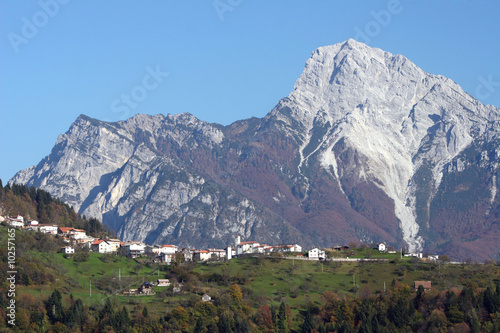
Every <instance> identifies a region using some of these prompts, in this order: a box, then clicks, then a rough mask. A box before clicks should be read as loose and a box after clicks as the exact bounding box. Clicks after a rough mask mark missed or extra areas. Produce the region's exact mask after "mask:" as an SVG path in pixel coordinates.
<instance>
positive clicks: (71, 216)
mask: <svg viewBox="0 0 500 333" xmlns="http://www.w3.org/2000/svg"><path fill="white" fill-rule="evenodd" d="M0 215H2V216H17V215H21V216H23V217H24V218H25V220H27V221H31V220H37V221H38V222H40V223H42V224H56V225H58V226H61V227H73V228H77V229H83V230H85V231H86V232H87V234H88V235H90V236H93V237H100V236H106V235H108V234H109V233H111V234H112V233H113V231H112V230H110V229H109V228H106V227H105V226H104V225H103V224H102V223H101V222H100V221H99V220H97V219H95V218H92V217H91V218H87V217H85V216H81V215H80V214H78V213H76V212H75V210H74V209H73V208H72V207H70V206H69V205H67V204H66V203H64V202H62V201H61V200H59V199H57V198H53V197H52V196H51V195H50V193H48V192H46V191H44V190H41V189H37V188H34V187H29V188H28V187H26V186H24V185H18V184H12V185H10V184H7V185H5V187H4V186H3V184H2V180H1V179H0Z"/></svg>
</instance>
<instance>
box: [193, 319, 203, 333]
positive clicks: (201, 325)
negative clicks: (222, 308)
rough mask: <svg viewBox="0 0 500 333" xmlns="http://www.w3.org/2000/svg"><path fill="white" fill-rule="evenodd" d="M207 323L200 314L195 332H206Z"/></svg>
mask: <svg viewBox="0 0 500 333" xmlns="http://www.w3.org/2000/svg"><path fill="white" fill-rule="evenodd" d="M205 331H206V330H205V323H204V322H203V317H202V316H199V317H198V320H197V321H196V326H195V327H194V331H193V332H194V333H205Z"/></svg>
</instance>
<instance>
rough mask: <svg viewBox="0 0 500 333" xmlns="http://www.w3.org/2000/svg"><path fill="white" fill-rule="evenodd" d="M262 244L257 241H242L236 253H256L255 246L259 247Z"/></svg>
mask: <svg viewBox="0 0 500 333" xmlns="http://www.w3.org/2000/svg"><path fill="white" fill-rule="evenodd" d="M259 245H260V244H259V243H257V242H252V241H250V242H240V243H239V244H238V245H237V246H236V255H241V254H249V253H250V254H251V253H254V250H253V249H254V247H258V246H259Z"/></svg>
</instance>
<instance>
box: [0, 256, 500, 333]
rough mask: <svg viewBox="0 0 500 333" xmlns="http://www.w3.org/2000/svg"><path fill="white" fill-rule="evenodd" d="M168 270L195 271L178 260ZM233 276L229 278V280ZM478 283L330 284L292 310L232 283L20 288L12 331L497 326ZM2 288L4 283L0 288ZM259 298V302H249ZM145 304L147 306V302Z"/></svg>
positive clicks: (496, 300) (490, 298)
mask: <svg viewBox="0 0 500 333" xmlns="http://www.w3.org/2000/svg"><path fill="white" fill-rule="evenodd" d="M169 274H170V275H171V276H172V275H176V276H178V277H181V276H182V277H183V278H184V279H187V280H189V279H194V278H196V275H197V274H196V273H195V272H194V271H192V270H190V268H189V267H187V268H186V267H185V265H175V266H174V267H172V268H171V270H170V272H169ZM231 282H235V281H231ZM496 282H497V284H496V286H495V285H493V284H492V285H491V286H488V287H487V288H480V287H478V285H477V284H475V283H468V284H467V285H466V286H465V287H464V288H463V289H462V290H459V289H457V288H451V289H448V290H443V291H437V290H424V289H423V287H421V286H420V287H419V289H418V290H417V291H415V290H412V288H410V287H409V286H408V285H405V284H400V283H398V282H397V281H395V282H394V283H393V284H392V286H390V288H388V289H387V290H386V291H385V292H380V293H374V292H372V291H371V290H370V289H369V288H363V289H362V290H361V291H360V292H359V294H358V295H356V296H353V295H349V294H344V293H337V292H334V291H327V292H325V293H323V294H322V296H321V298H320V301H319V302H308V303H305V304H303V305H302V308H301V309H300V311H298V312H297V311H294V312H292V311H291V309H290V307H289V306H288V304H287V300H286V299H283V300H282V301H281V302H278V303H273V302H269V301H267V300H259V301H257V300H256V299H254V298H253V296H252V295H249V294H248V292H247V290H245V287H244V285H239V284H236V283H233V284H231V285H230V286H229V288H228V289H224V290H222V291H221V293H220V294H219V295H218V297H217V298H216V299H214V300H213V301H212V302H203V301H201V300H200V299H199V298H190V299H188V300H186V301H184V303H183V304H182V305H179V306H176V307H175V308H173V309H171V310H169V311H165V312H160V314H159V313H158V311H155V312H153V311H151V307H153V306H154V305H152V304H147V303H137V302H134V301H130V302H129V303H125V304H124V303H121V302H119V301H118V300H117V299H116V298H113V297H109V298H106V299H105V300H104V301H102V302H96V303H93V304H85V303H84V302H83V301H82V300H81V299H79V298H76V297H74V296H73V295H72V294H67V293H62V292H61V291H59V290H58V289H55V290H54V291H53V292H52V293H51V294H50V296H48V297H47V298H45V299H40V298H37V297H35V296H33V295H31V294H27V293H26V294H21V295H20V296H19V297H18V299H17V314H16V326H15V327H14V328H11V329H12V331H17V332H179V333H182V332H186V333H187V332H194V333H209V332H211V333H217V332H219V333H229V332H235V333H236V332H238V333H243V332H266V333H275V332H276V333H282V332H301V333H306V332H307V333H326V332H339V333H340V332H343V333H345V332H500V285H499V284H498V281H496ZM2 289H4V288H2ZM0 301H1V303H2V304H1V306H2V310H0V320H1V322H0V327H4V328H7V327H9V325H8V322H7V321H8V317H6V312H5V310H4V309H6V306H7V304H6V299H5V297H2V298H0ZM256 303H260V305H256ZM148 305H149V306H148Z"/></svg>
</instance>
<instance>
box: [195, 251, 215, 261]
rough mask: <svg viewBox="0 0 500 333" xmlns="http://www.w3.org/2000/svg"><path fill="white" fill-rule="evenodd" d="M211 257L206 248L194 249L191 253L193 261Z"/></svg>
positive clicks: (205, 259)
mask: <svg viewBox="0 0 500 333" xmlns="http://www.w3.org/2000/svg"><path fill="white" fill-rule="evenodd" d="M211 257H212V254H211V253H210V251H208V250H200V251H196V252H195V253H194V254H193V260H195V261H207V260H208V259H210V258H211Z"/></svg>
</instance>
